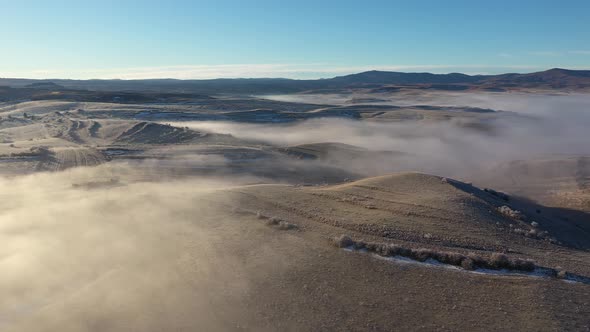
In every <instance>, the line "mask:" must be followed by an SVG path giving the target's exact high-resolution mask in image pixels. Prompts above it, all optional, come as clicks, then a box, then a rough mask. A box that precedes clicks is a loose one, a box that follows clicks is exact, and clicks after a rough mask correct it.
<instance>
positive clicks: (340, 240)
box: [334, 235, 354, 248]
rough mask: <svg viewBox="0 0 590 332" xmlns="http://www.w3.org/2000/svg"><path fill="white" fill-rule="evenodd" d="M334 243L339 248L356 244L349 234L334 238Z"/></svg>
mask: <svg viewBox="0 0 590 332" xmlns="http://www.w3.org/2000/svg"><path fill="white" fill-rule="evenodd" d="M334 245H335V246H336V247H338V248H348V247H350V246H353V245H354V241H353V240H352V238H351V237H350V236H348V235H341V236H339V237H337V238H335V239H334Z"/></svg>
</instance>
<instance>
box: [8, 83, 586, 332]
mask: <svg viewBox="0 0 590 332" xmlns="http://www.w3.org/2000/svg"><path fill="white" fill-rule="evenodd" d="M490 80H491V79H490ZM489 82H492V81H489ZM489 82H488V81H486V83H485V84H491V83H489ZM494 82H495V81H494ZM97 84H98V83H97ZM121 84H122V83H121ZM485 84H484V83H481V84H480V85H478V86H477V88H469V89H467V90H466V91H462V90H461V91H460V90H457V89H451V91H449V89H440V87H439V88H437V89H434V90H432V89H426V88H424V89H422V88H421V89H417V88H408V87H405V88H403V89H402V91H398V90H399V89H397V90H396V89H394V87H392V86H389V87H381V89H378V90H374V89H368V88H354V89H348V90H347V89H341V88H339V89H338V90H337V91H319V90H318V91H311V92H309V91H308V92H304V93H302V92H298V93H290V94H273V95H264V94H244V93H223V94H221V93H219V94H215V93H210V94H205V93H203V92H202V91H199V93H197V92H194V93H177V92H167V93H166V94H162V93H161V94H156V93H154V92H145V93H143V92H142V93H140V92H133V93H132V92H128V91H126V92H125V93H115V92H105V91H102V92H100V93H99V92H84V93H82V92H80V91H83V90H63V91H61V90H60V91H61V94H59V96H58V97H55V94H51V93H49V94H47V91H45V90H43V91H44V92H43V91H41V92H42V93H41V92H39V91H36V90H35V91H36V92H35V94H34V96H36V97H35V98H30V97H31V92H30V91H28V90H27V91H21V90H19V89H21V87H15V88H12V89H8V90H7V91H12V90H14V91H12V92H11V93H13V94H12V95H10V96H11V97H10V98H8V97H6V101H4V102H2V103H0V188H1V189H0V208H1V210H0V242H1V243H3V245H2V247H1V248H0V267H1V269H2V271H5V272H3V273H2V276H0V330H2V331H58V330H59V331H164V330H168V331H172V330H174V331H196V330H199V331H215V330H222V331H278V330H280V331H317V330H340V331H365V330H375V331H391V330H417V331H432V330H440V331H456V330H469V331H484V330H485V331H489V330H517V331H531V330H534V331H563V330H580V331H584V330H590V191H589V190H590V187H589V186H590V146H589V145H588V144H587V142H588V134H587V128H588V126H589V125H590V114H589V113H588V109H589V107H590V97H589V96H588V95H586V94H583V93H581V92H580V91H578V92H576V93H571V92H567V91H560V93H547V91H546V90H536V89H537V87H533V88H528V89H527V90H526V91H520V90H519V91H512V92H511V93H508V92H492V90H493V89H492V88H489V89H487V90H486V86H487V85H485ZM22 89H25V90H26V89H30V88H22ZM15 91H18V93H16V92H15ZM8 93H9V92H6V94H8ZM23 96H24V97H23ZM48 96H53V97H48Z"/></svg>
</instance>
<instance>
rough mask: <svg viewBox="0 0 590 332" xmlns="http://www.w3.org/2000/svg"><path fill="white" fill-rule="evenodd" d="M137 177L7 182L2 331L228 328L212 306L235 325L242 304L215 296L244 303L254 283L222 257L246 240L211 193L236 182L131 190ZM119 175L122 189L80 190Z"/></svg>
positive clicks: (2, 217)
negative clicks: (234, 240)
mask: <svg viewBox="0 0 590 332" xmlns="http://www.w3.org/2000/svg"><path fill="white" fill-rule="evenodd" d="M133 172H135V171H134V170H132V169H129V168H126V167H125V166H123V165H117V166H112V165H109V164H107V165H102V166H98V167H95V168H77V169H72V170H68V171H65V172H60V173H40V174H36V175H28V176H22V177H17V178H11V179H7V178H0V188H2V190H1V191H0V243H2V246H0V270H1V271H2V273H1V274H0V330H2V331H7V330H11V328H17V330H18V331H21V330H27V331H56V330H59V331H105V330H113V331H114V330H118V331H123V330H128V331H129V330H134V331H164V330H166V329H168V328H172V327H176V328H179V329H181V328H183V326H184V328H187V327H190V326H192V328H194V329H197V330H198V329H200V330H227V329H228V327H230V326H232V325H231V324H232V322H231V321H222V320H221V318H220V317H214V316H211V315H210V313H211V308H215V309H214V310H225V312H224V315H223V317H224V318H225V319H227V318H228V317H231V316H233V313H231V312H228V311H230V310H233V309H232V308H235V307H231V308H230V307H229V306H226V305H225V304H224V303H220V301H222V300H223V298H225V299H227V294H225V295H224V296H225V297H224V296H221V295H220V294H215V293H214V292H218V291H219V290H221V289H223V290H225V291H227V292H228V294H230V295H231V298H232V299H233V300H235V301H239V298H240V297H241V296H242V294H243V292H245V291H247V287H248V275H246V274H245V273H244V272H243V269H244V267H245V266H246V263H245V262H240V261H238V260H237V258H236V257H234V256H227V253H226V254H224V255H225V256H223V257H221V256H220V255H221V254H220V253H218V250H217V249H216V245H223V243H224V241H231V239H230V237H231V236H232V235H231V234H232V232H238V230H237V228H236V229H233V228H224V227H227V224H228V223H229V224H230V225H231V223H237V221H234V220H232V219H231V218H228V217H227V216H226V215H225V214H224V213H223V210H224V209H220V208H216V207H215V205H214V204H213V202H212V201H211V196H210V195H211V193H212V192H214V191H216V190H219V189H221V188H225V187H228V186H233V185H236V184H238V183H239V178H233V179H231V181H230V180H229V179H228V180H223V179H207V180H205V179H200V178H193V179H185V180H183V181H167V182H150V183H126V180H127V177H126V176H125V174H131V173H133ZM112 176H116V177H118V178H120V179H121V183H120V184H116V185H114V186H105V187H99V188H95V189H93V190H86V189H85V188H80V187H76V186H73V184H76V183H84V182H87V181H95V180H96V179H99V180H100V179H105V178H109V177H112ZM215 202H216V203H219V204H222V206H223V204H226V199H225V198H224V197H222V196H221V197H217V199H216V200H215ZM227 204H228V205H227V207H226V208H225V210H227V209H229V207H231V204H230V203H229V202H227ZM224 223H225V224H224ZM208 224H209V225H214V226H206V225H208ZM235 226H236V227H238V225H237V224H236V225H235ZM212 227H213V228H216V231H215V232H212V231H211V229H212ZM224 229H226V230H225V231H223V230H224ZM228 234H229V235H228ZM224 236H228V238H224ZM227 248H230V247H229V246H228V247H227ZM259 250H260V252H261V253H263V252H264V244H260V249H259ZM261 257H262V256H261ZM220 262H223V264H220ZM269 262H272V260H269ZM277 267H278V265H277ZM260 269H262V267H260ZM213 290H215V291H213ZM236 303H237V302H236ZM162 315H164V316H162Z"/></svg>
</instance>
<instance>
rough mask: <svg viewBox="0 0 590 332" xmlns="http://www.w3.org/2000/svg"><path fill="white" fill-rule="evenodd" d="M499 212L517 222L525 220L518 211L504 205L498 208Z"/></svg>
mask: <svg viewBox="0 0 590 332" xmlns="http://www.w3.org/2000/svg"><path fill="white" fill-rule="evenodd" d="M498 212H500V213H501V214H503V215H505V216H507V217H509V218H512V219H516V220H523V219H524V214H523V213H522V212H520V211H518V210H513V209H511V208H510V207H509V206H508V205H503V206H500V207H499V208H498Z"/></svg>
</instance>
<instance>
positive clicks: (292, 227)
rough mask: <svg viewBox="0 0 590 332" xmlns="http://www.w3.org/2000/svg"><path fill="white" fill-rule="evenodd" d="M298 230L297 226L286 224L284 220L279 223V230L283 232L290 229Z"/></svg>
mask: <svg viewBox="0 0 590 332" xmlns="http://www.w3.org/2000/svg"><path fill="white" fill-rule="evenodd" d="M295 228H297V225H295V224H291V223H289V222H286V221H284V220H281V221H279V229H281V230H290V229H295Z"/></svg>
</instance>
